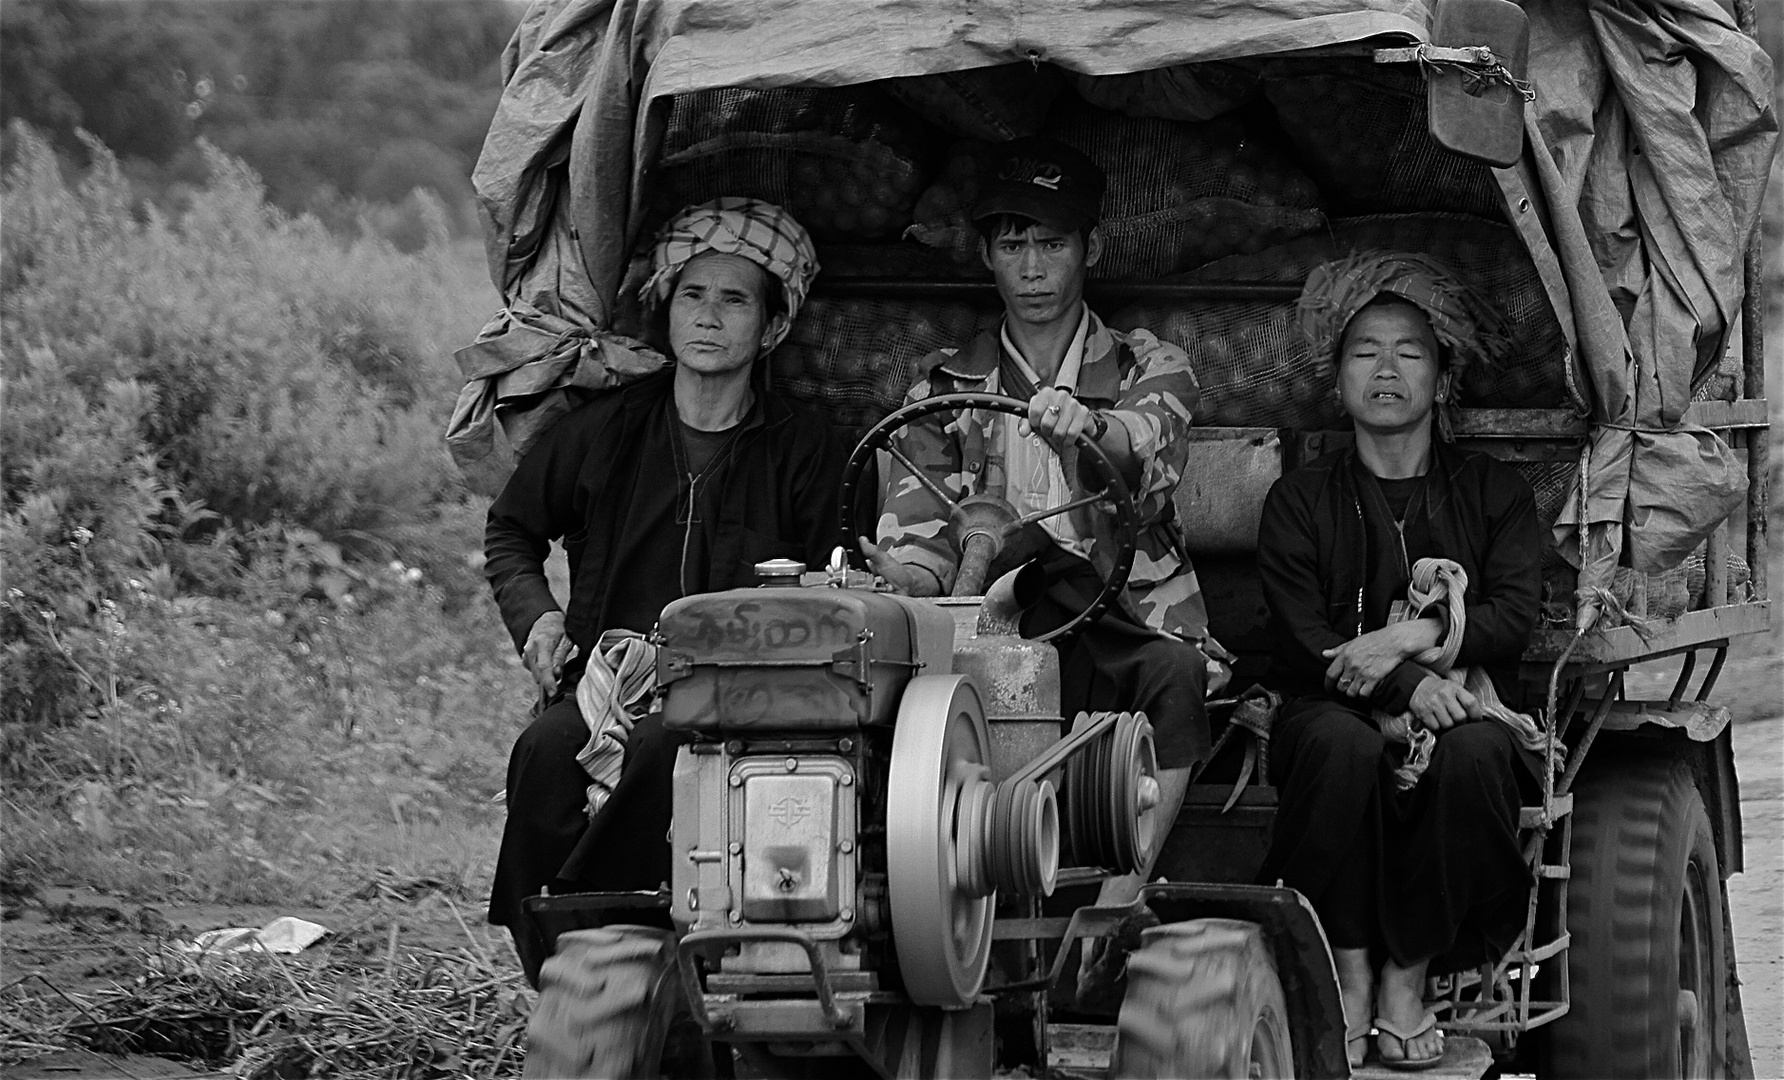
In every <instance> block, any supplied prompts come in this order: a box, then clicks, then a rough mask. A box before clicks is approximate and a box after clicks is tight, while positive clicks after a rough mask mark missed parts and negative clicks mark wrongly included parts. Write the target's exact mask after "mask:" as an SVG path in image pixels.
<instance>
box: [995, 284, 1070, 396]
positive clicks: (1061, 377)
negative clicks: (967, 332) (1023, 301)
mask: <svg viewBox="0 0 1784 1080" xmlns="http://www.w3.org/2000/svg"><path fill="white" fill-rule="evenodd" d="M1078 308H1079V314H1078V329H1077V332H1076V333H1074V334H1073V335H1072V342H1071V344H1070V345H1067V346H1066V348H1065V355H1064V356H1062V357H1060V360H1059V370H1058V371H1056V372H1054V374H1053V381H1052V382H1051V383H1048V382H1044V381H1042V379H1041V377H1040V375H1038V374H1037V373H1036V372H1035V369H1034V367H1033V366H1032V365H1031V364H1029V362H1028V359H1027V358H1026V357H1024V356H1023V355H1022V350H1021V349H1018V348H1017V347H1016V342H1015V341H1014V340H1012V339H1011V337H1010V320H1009V319H1008V318H1007V317H1006V318H1005V319H1004V321H1003V322H1002V323H1000V324H999V326H998V331H997V333H998V337H999V338H1000V339H1001V341H1002V343H1003V347H1004V351H1005V352H1008V353H1009V354H1010V359H1012V360H1014V361H1016V366H1017V367H1018V368H1020V369H1021V371H1022V374H1024V375H1026V376H1028V378H1029V379H1030V381H1032V382H1033V383H1034V384H1035V385H1036V386H1056V387H1059V388H1060V389H1062V390H1066V391H1074V392H1075V391H1076V390H1077V389H1078V373H1079V371H1080V370H1081V369H1082V368H1083V366H1084V342H1085V339H1086V338H1088V337H1089V336H1090V305H1089V304H1086V303H1084V302H1082V301H1079V304H1078Z"/></svg>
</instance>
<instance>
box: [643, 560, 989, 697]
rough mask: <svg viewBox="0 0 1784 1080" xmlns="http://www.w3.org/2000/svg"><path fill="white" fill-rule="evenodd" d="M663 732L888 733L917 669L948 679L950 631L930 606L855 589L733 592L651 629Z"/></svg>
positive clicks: (679, 611) (686, 608)
mask: <svg viewBox="0 0 1784 1080" xmlns="http://www.w3.org/2000/svg"><path fill="white" fill-rule="evenodd" d="M657 634H658V638H659V648H658V651H657V683H658V685H659V686H660V687H662V688H663V690H664V695H665V696H664V702H663V724H664V726H665V727H668V728H670V729H672V730H678V731H724V730H758V731H760V730H794V731H797V730H808V729H820V730H834V729H836V728H839V727H840V728H854V727H859V726H864V725H873V724H890V723H891V722H892V720H893V718H894V717H895V716H896V715H897V712H898V699H899V695H900V694H901V693H902V692H903V690H904V686H905V684H906V683H907V682H909V681H910V678H911V676H912V675H913V674H914V673H915V672H916V671H918V670H919V669H920V670H922V672H923V673H924V674H926V675H934V674H946V673H948V672H950V671H951V670H952V663H953V648H954V622H953V619H952V618H950V617H949V616H948V615H947V614H946V613H945V612H943V611H942V610H941V609H939V608H937V607H936V606H935V605H934V604H932V603H930V602H928V601H926V600H913V599H910V598H907V597H903V596H895V595H893V594H891V593H876V592H866V591H863V590H859V589H832V588H799V589H795V588H765V589H731V590H728V591H726V592H717V593H703V594H701V595H699V596H690V597H685V598H683V599H681V600H677V601H675V602H674V603H673V604H670V605H669V606H668V607H666V608H664V609H663V615H662V618H661V619H660V620H659V621H658V624H657Z"/></svg>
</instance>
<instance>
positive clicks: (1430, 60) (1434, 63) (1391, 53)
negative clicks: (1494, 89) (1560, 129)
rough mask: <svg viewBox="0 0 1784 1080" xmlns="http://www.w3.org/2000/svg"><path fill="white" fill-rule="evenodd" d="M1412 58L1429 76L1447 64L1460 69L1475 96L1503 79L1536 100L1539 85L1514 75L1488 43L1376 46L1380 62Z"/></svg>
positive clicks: (1465, 88) (1466, 87)
mask: <svg viewBox="0 0 1784 1080" xmlns="http://www.w3.org/2000/svg"><path fill="white" fill-rule="evenodd" d="M1411 61H1416V62H1417V63H1418V65H1419V68H1420V70H1421V71H1422V72H1423V73H1424V75H1425V77H1426V78H1427V79H1429V78H1430V77H1431V76H1433V75H1435V74H1437V73H1438V72H1439V71H1441V70H1443V69H1445V68H1448V69H1450V70H1452V71H1455V72H1457V73H1459V74H1460V75H1461V76H1462V89H1463V92H1464V93H1467V94H1469V95H1470V96H1473V97H1479V96H1480V95H1481V94H1482V93H1483V92H1484V91H1485V90H1486V88H1487V87H1488V86H1490V85H1492V84H1493V83H1503V84H1505V85H1506V86H1509V87H1511V88H1512V89H1513V90H1515V91H1517V94H1518V96H1519V97H1521V98H1523V99H1524V100H1525V101H1535V100H1536V87H1535V86H1533V85H1531V84H1530V83H1529V82H1528V81H1527V80H1524V79H1520V78H1518V77H1517V76H1516V75H1513V74H1512V73H1511V69H1510V68H1508V67H1506V66H1505V62H1504V61H1502V60H1500V59H1499V58H1498V57H1497V56H1495V55H1493V50H1492V49H1490V48H1488V47H1487V46H1485V45H1460V46H1450V45H1433V44H1431V43H1430V42H1423V43H1421V44H1418V45H1413V46H1408V47H1406V48H1396V49H1377V50H1375V62H1376V63H1378V64H1403V63H1407V62H1411Z"/></svg>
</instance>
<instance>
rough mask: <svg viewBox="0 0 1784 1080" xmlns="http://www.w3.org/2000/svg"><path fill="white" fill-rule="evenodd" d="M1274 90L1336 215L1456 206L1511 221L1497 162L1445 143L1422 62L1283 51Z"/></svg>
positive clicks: (1270, 82) (1269, 89)
mask: <svg viewBox="0 0 1784 1080" xmlns="http://www.w3.org/2000/svg"><path fill="white" fill-rule="evenodd" d="M1263 92H1264V96H1265V97H1266V98H1267V99H1268V100H1269V102H1270V104H1271V105H1272V106H1274V107H1275V112H1276V117H1277V119H1278V121H1280V123H1281V125H1282V130H1283V131H1284V132H1285V133H1286V134H1287V136H1288V138H1289V140H1290V141H1291V142H1292V143H1294V145H1295V149H1296V151H1297V152H1298V153H1297V155H1296V156H1297V161H1298V163H1299V164H1300V166H1301V167H1302V168H1304V169H1306V170H1307V171H1308V173H1310V174H1311V175H1312V176H1313V179H1314V182H1315V183H1317V184H1318V185H1319V190H1320V192H1321V193H1322V194H1323V195H1324V196H1325V198H1326V201H1327V206H1328V208H1329V209H1330V211H1331V212H1332V213H1333V214H1334V215H1344V216H1356V215H1362V214H1379V213H1405V212H1412V211H1420V210H1449V211H1456V212H1460V213H1466V214H1475V215H1478V216H1481V217H1487V218H1496V219H1499V220H1503V219H1504V216H1505V210H1504V204H1503V200H1502V198H1501V197H1500V194H1499V186H1498V184H1497V183H1496V182H1495V181H1494V179H1493V172H1492V169H1491V168H1489V167H1488V166H1487V165H1486V164H1484V163H1483V162H1479V161H1476V160H1474V159H1473V158H1467V157H1463V156H1462V155H1460V154H1454V153H1451V152H1449V151H1448V150H1445V149H1444V148H1443V147H1441V146H1439V145H1438V144H1437V142H1436V140H1434V139H1432V138H1431V135H1430V132H1429V130H1428V127H1429V123H1430V114H1429V111H1428V109H1427V106H1426V97H1425V81H1424V78H1423V77H1422V76H1421V75H1420V74H1419V72H1418V69H1417V67H1416V66H1414V65H1408V64H1394V65H1381V64H1375V63H1372V62H1371V61H1369V60H1364V59H1357V60H1350V59H1343V60H1340V59H1325V60H1318V61H1296V60H1282V61H1277V62H1274V63H1271V64H1268V65H1265V68H1264V77H1263Z"/></svg>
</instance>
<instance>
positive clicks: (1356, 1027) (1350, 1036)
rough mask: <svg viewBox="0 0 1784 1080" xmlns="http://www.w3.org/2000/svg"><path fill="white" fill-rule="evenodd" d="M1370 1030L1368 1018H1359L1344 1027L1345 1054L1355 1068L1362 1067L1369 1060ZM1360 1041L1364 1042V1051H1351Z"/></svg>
mask: <svg viewBox="0 0 1784 1080" xmlns="http://www.w3.org/2000/svg"><path fill="white" fill-rule="evenodd" d="M1369 1030H1370V1028H1369V1021H1367V1020H1359V1021H1358V1022H1357V1023H1355V1024H1353V1025H1351V1026H1350V1027H1347V1028H1345V1029H1344V1056H1345V1059H1346V1060H1348V1061H1349V1062H1350V1067H1351V1068H1353V1069H1358V1068H1362V1066H1363V1064H1364V1063H1365V1062H1367V1061H1368V1060H1369V1050H1370V1047H1369ZM1358 1042H1361V1043H1362V1044H1363V1052H1362V1053H1360V1054H1353V1053H1351V1052H1350V1051H1351V1047H1352V1046H1354V1045H1356V1044H1357V1043H1358Z"/></svg>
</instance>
